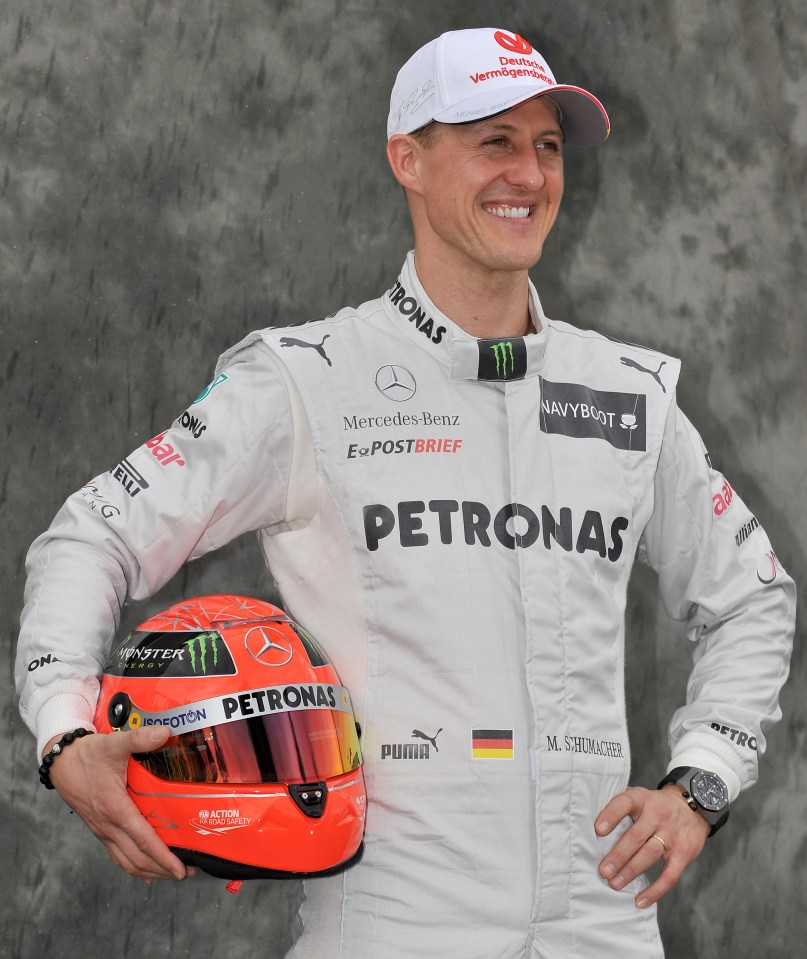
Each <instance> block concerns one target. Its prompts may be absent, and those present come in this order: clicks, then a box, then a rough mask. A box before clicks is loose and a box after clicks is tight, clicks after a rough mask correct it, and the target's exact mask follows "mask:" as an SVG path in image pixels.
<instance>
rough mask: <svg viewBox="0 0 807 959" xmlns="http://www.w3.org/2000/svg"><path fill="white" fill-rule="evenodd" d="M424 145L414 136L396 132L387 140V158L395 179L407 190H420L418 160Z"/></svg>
mask: <svg viewBox="0 0 807 959" xmlns="http://www.w3.org/2000/svg"><path fill="white" fill-rule="evenodd" d="M422 150H423V147H422V146H421V145H420V144H419V143H418V142H417V140H415V138H414V137H411V136H409V135H408V134H406V133H396V134H395V136H393V137H390V138H389V140H387V159H388V160H389V165H390V168H391V169H392V174H393V176H394V177H395V179H396V180H397V181H398V182H399V183H400V184H401V186H402V187H403V188H404V189H405V190H414V191H415V192H416V193H418V192H420V169H419V163H418V160H419V158H420V153H421V151H422Z"/></svg>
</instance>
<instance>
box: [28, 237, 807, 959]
mask: <svg viewBox="0 0 807 959" xmlns="http://www.w3.org/2000/svg"><path fill="white" fill-rule="evenodd" d="M530 295H531V302H530V309H531V313H532V317H533V321H534V324H535V326H536V328H538V329H540V332H539V333H537V334H532V335H529V336H526V337H517V338H513V339H510V340H477V339H475V338H473V337H471V336H469V335H468V334H466V333H465V332H463V331H462V330H461V329H460V328H459V327H457V326H456V325H454V324H453V323H452V322H451V321H450V320H448V319H447V317H446V316H444V315H443V314H442V313H440V312H439V311H438V310H437V309H436V308H435V306H434V305H433V304H432V303H431V302H430V300H429V299H428V297H427V296H426V294H425V292H424V291H423V289H422V287H421V286H420V284H419V282H418V279H417V276H416V274H415V270H414V265H413V260H412V257H411V255H410V257H409V259H408V261H407V263H406V265H405V267H404V270H403V272H402V274H401V276H400V278H399V280H398V281H397V282H396V283H395V284H394V285H393V287H392V288H391V289H390V290H389V291H388V292H387V293H386V294H385V295H384V296H382V297H381V298H380V299H378V300H374V301H371V302H369V303H365V304H364V305H362V306H361V307H359V308H358V309H345V310H342V311H341V312H340V313H338V314H337V315H336V316H334V317H332V318H329V319H327V320H323V321H319V322H315V323H311V324H308V325H306V326H303V327H298V328H294V329H285V330H275V329H268V330H263V331H261V332H257V333H254V334H252V335H251V336H249V337H247V338H246V340H244V341H243V342H242V343H241V344H239V345H238V346H236V347H235V348H234V349H232V350H230V351H229V352H228V353H227V354H225V355H224V356H223V357H222V360H221V362H220V364H219V368H218V370H217V372H216V376H215V378H214V380H213V382H212V383H211V384H210V386H209V387H207V388H206V389H205V390H204V391H203V392H202V394H201V395H200V396H199V397H198V398H197V399H196V401H195V402H194V403H193V404H192V405H191V406H189V408H188V409H187V410H186V411H185V412H183V413H182V415H181V416H180V417H179V418H178V419H177V420H176V421H175V422H174V424H173V425H172V426H171V428H170V429H169V430H167V431H166V432H165V433H163V434H160V435H159V436H158V437H155V438H154V439H153V440H151V441H149V442H148V443H146V444H145V445H144V446H142V447H141V448H139V449H138V450H136V451H135V452H133V453H132V454H131V455H130V456H128V457H127V458H126V459H124V460H123V461H121V463H119V464H117V465H116V466H114V467H113V468H112V469H111V470H110V471H109V472H107V473H105V474H104V475H102V476H100V477H98V478H97V479H95V480H94V481H93V482H92V483H90V484H88V485H87V486H86V487H85V488H84V489H82V490H80V491H78V492H77V493H75V494H74V495H73V496H72V497H71V498H70V499H69V500H68V501H67V503H66V505H65V506H64V507H63V509H62V510H61V512H60V513H59V515H58V516H57V518H56V520H55V521H54V523H53V525H52V527H51V529H50V530H49V531H48V532H47V533H46V534H44V535H43V536H42V537H40V538H39V540H37V542H36V543H35V544H34V546H33V547H32V551H31V554H30V558H29V564H30V579H29V586H28V590H27V605H26V609H25V612H24V615H23V631H22V637H21V643H20V651H19V660H18V667H17V669H18V680H19V687H20V692H21V696H22V700H21V709H22V713H23V716H24V717H25V719H26V720H27V722H28V724H29V725H30V727H31V729H32V730H34V731H35V733H36V734H37V736H38V740H39V743H40V745H41V744H42V743H44V742H45V741H47V739H48V738H49V737H50V736H52V735H54V734H55V733H59V732H62V731H64V730H66V729H72V728H73V727H75V726H77V725H85V726H87V725H90V724H91V718H92V713H93V707H94V703H95V698H96V693H97V680H96V676H97V674H98V672H99V671H100V669H101V665H102V663H103V662H104V658H105V654H106V652H107V650H108V648H109V644H110V643H111V641H112V639H113V636H114V634H115V630H116V625H117V618H118V614H119V606H120V604H121V603H123V602H124V600H125V599H126V598H127V597H128V598H129V599H134V600H142V599H144V598H146V597H148V596H150V595H151V594H152V593H154V592H155V591H156V590H157V589H159V588H160V587H161V586H162V585H163V584H164V583H165V582H166V581H168V580H169V579H170V578H171V577H172V576H173V575H174V574H175V573H176V572H177V570H178V569H179V568H180V567H181V565H182V564H183V563H184V562H185V561H186V560H187V559H188V558H189V557H191V558H193V557H197V556H200V555H202V554H203V553H205V552H207V551H209V550H211V549H215V548H216V547H218V546H221V545H222V544H223V543H225V542H227V541H229V540H231V539H232V538H233V537H235V536H236V535H238V534H240V533H243V532H245V531H247V530H258V531H259V535H260V539H261V543H262V546H263V549H264V552H265V555H266V559H267V562H268V565H269V567H270V569H271V572H272V574H273V575H274V577H275V579H276V581H277V584H278V586H279V588H280V591H281V593H282V596H283V599H284V604H285V606H286V608H287V609H288V610H289V612H291V613H292V614H293V615H294V617H295V618H297V619H298V620H299V621H300V622H302V623H303V625H305V626H306V627H307V628H308V629H310V630H311V631H312V633H313V634H314V635H315V636H316V637H317V638H318V639H319V640H320V641H321V642H322V643H323V644H324V646H325V648H326V649H327V650H328V652H329V653H330V655H331V657H332V658H333V661H334V663H335V665H336V667H337V669H338V671H339V673H340V676H341V677H342V681H343V682H344V684H345V685H346V686H347V687H348V688H349V689H350V691H351V694H352V697H353V701H354V705H355V708H356V714H357V717H358V718H359V720H360V722H361V725H362V728H363V747H364V755H365V774H366V779H367V792H368V797H369V805H368V814H367V833H366V852H365V857H364V860H363V862H362V863H361V864H359V865H358V866H356V867H355V868H353V869H350V870H348V871H347V872H345V873H344V874H342V875H339V876H335V877H331V878H328V879H318V880H310V881H308V882H307V883H306V901H305V903H304V905H303V908H302V920H303V932H302V936H301V938H300V940H299V942H298V943H297V945H296V947H295V948H294V949H293V950H292V955H294V956H295V957H301V959H303V957H304V959H310V957H313V956H334V957H341V959H370V957H378V956H383V957H384V959H426V957H428V959H432V957H434V956H441V957H445V959H526V957H533V959H534V957H542V959H570V957H579V959H592V957H599V956H605V955H614V956H617V955H618V956H620V957H625V959H628V957H637V959H638V957H642V959H647V957H657V956H661V955H662V946H661V944H660V941H659V936H658V930H657V924H656V917H655V910H654V909H652V908H651V909H648V910H645V911H641V910H638V909H637V908H636V906H635V905H634V897H635V896H636V894H637V891H638V889H639V888H640V883H641V882H642V881H641V880H640V881H637V882H634V883H632V884H631V885H630V886H629V887H627V888H626V889H624V890H622V891H620V892H615V891H613V890H611V889H610V888H609V887H608V886H607V885H606V884H605V883H604V882H603V881H602V880H601V879H600V878H599V876H598V873H597V865H598V863H599V861H600V859H601V858H602V856H603V855H604V854H605V853H606V851H607V850H608V849H609V848H611V846H612V845H613V843H614V841H615V837H614V836H611V837H608V838H605V839H600V838H598V837H597V836H595V833H594V828H593V822H594V819H595V817H596V815H597V813H598V812H599V811H600V810H601V809H602V808H603V807H604V806H605V804H606V803H607V802H608V801H609V800H610V799H611V798H612V797H613V796H614V795H615V794H617V793H618V792H620V791H621V790H623V789H624V788H625V786H626V785H627V784H628V774H629V763H630V759H629V746H628V734H627V730H626V726H625V705H624V702H625V697H624V691H623V613H624V609H625V593H626V588H627V584H628V578H629V575H630V570H631V566H632V563H633V560H634V557H635V556H636V555H637V553H638V556H639V558H640V559H641V560H642V561H643V562H646V563H648V564H649V565H650V566H652V567H653V568H654V569H655V570H657V571H658V574H659V583H660V589H661V595H662V597H663V602H664V605H665V607H666V609H667V611H668V612H669V613H670V614H671V615H672V616H673V617H675V618H677V619H680V620H686V622H687V625H688V629H689V636H690V638H691V639H692V640H693V641H695V642H696V643H697V645H696V647H695V664H694V668H693V670H692V675H691V679H690V682H689V687H688V695H687V704H686V705H685V706H683V707H682V708H681V709H679V710H678V711H677V712H676V714H675V715H674V716H673V719H672V722H671V726H670V745H671V750H672V760H671V762H670V764H669V768H671V767H672V766H686V765H692V766H699V767H703V768H707V769H711V770H714V771H715V772H717V773H718V774H719V775H720V776H721V777H722V778H723V779H724V780H725V781H726V782H727V784H728V786H729V790H730V793H731V796H732V798H733V797H735V796H736V795H737V794H738V793H739V792H740V790H741V789H742V788H743V787H745V786H748V785H750V784H751V783H753V782H754V780H755V778H756V767H757V754H758V752H760V751H761V750H762V749H763V748H764V744H765V739H764V732H765V730H766V728H768V727H769V726H770V725H771V723H773V722H775V721H776V720H777V719H778V718H779V709H778V705H777V697H778V691H779V688H780V686H781V684H782V683H783V682H784V680H785V678H786V675H787V669H788V655H789V648H790V642H791V636H792V615H793V609H794V591H793V584H792V581H791V579H790V578H789V576H788V575H787V574H786V573H785V571H784V570H783V569H782V568H781V566H780V565H779V563H778V561H777V559H776V557H775V555H774V553H773V551H772V549H771V546H770V543H769V541H768V538H767V536H766V534H765V532H764V531H763V530H762V529H761V528H760V526H759V524H758V523H757V521H756V519H755V518H754V517H753V516H752V514H751V513H750V512H749V511H748V509H747V508H746V507H745V505H744V504H743V503H742V501H741V500H740V498H739V497H738V496H737V495H736V494H734V492H733V491H732V488H731V486H730V485H729V483H728V482H727V481H726V480H725V479H724V478H723V477H722V476H721V475H719V474H718V473H717V472H715V471H714V470H713V469H712V468H711V467H710V465H709V464H708V462H707V458H706V456H705V452H704V449H703V445H702V443H701V441H700V438H699V437H698V435H697V434H696V432H695V431H694V430H693V428H692V427H691V426H690V424H689V423H688V422H687V420H686V419H685V417H684V416H683V414H682V413H681V412H680V411H679V410H678V409H677V407H676V404H675V384H676V378H677V375H678V369H679V364H678V362H677V361H676V360H674V359H672V358H670V357H666V356H662V355H659V354H657V353H655V352H653V351H651V350H647V349H642V348H639V347H635V346H628V345H625V344H623V343H618V342H612V341H609V340H608V339H606V338H604V337H602V336H600V335H598V334H595V333H591V332H585V331H581V330H577V329H575V328H573V327H571V326H568V325H566V324H564V323H558V322H554V321H551V320H548V319H547V318H546V317H545V316H544V315H543V313H542V310H541V306H540V303H539V301H538V298H537V296H536V295H535V291H534V290H532V289H531V294H530ZM663 772H664V768H662V767H661V760H660V769H659V778H660V776H661V774H662V773H663Z"/></svg>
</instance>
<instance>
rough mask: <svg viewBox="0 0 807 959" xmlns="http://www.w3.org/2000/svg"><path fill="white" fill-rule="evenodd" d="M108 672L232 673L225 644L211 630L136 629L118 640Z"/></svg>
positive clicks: (231, 674)
mask: <svg viewBox="0 0 807 959" xmlns="http://www.w3.org/2000/svg"><path fill="white" fill-rule="evenodd" d="M106 672H107V673H109V674H110V675H112V676H149V677H152V676H165V677H179V676H182V677H190V676H233V675H235V672H236V669H235V663H234V662H233V658H232V656H231V655H230V651H229V649H227V644H226V643H225V641H224V640H223V639H222V637H221V636H220V635H219V634H218V633H217V632H215V631H213V630H199V631H197V632H181V631H177V632H173V631H172V632H140V631H138V630H135V632H133V633H131V634H130V635H129V636H127V637H126V639H125V640H124V641H123V642H122V643H121V644H120V646H119V647H118V649H117V650H116V651H115V654H114V656H113V657H112V661H111V662H110V663H109V665H108V666H107V668H106Z"/></svg>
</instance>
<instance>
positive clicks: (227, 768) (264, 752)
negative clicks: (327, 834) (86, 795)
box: [134, 709, 362, 784]
mask: <svg viewBox="0 0 807 959" xmlns="http://www.w3.org/2000/svg"><path fill="white" fill-rule="evenodd" d="M134 758H135V759H136V760H137V761H138V762H140V763H142V765H143V766H145V767H146V769H148V770H149V772H151V773H152V774H153V775H155V776H157V777H159V778H160V779H165V780H169V781H171V782H195V783H290V784H294V783H306V782H313V781H318V780H321V779H330V778H331V777H333V776H339V775H341V774H342V773H347V772H350V771H351V770H353V769H357V768H358V767H359V766H360V765H361V762H362V758H361V746H360V745H359V738H358V734H357V731H356V722H355V720H354V718H353V714H352V713H351V712H342V711H339V710H328V709H307V710H306V709H300V710H294V711H292V712H282V713H274V714H270V715H266V716H259V717H255V718H250V719H239V720H236V721H235V722H228V723H222V724H221V725H218V726H206V727H204V728H203V729H196V730H194V731H193V732H187V733H182V734H181V735H179V736H173V737H171V739H169V740H168V742H167V743H166V744H165V746H163V747H162V749H158V750H155V751H154V752H150V753H137V754H136V755H135V757H134Z"/></svg>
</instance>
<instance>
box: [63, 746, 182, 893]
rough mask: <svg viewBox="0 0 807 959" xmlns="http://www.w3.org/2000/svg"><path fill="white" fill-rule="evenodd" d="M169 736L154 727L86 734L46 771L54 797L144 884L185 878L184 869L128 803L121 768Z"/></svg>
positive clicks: (131, 804) (115, 861)
mask: <svg viewBox="0 0 807 959" xmlns="http://www.w3.org/2000/svg"><path fill="white" fill-rule="evenodd" d="M169 735H170V730H166V729H164V728H162V727H155V728H150V729H140V730H137V731H135V732H134V733H133V734H132V735H131V736H87V737H85V738H84V739H81V740H79V741H76V742H75V743H73V744H72V745H71V747H70V748H69V749H66V750H65V751H64V754H63V755H61V756H60V757H59V760H58V762H55V763H54V764H53V766H52V767H51V780H52V782H53V785H54V786H55V788H56V790H57V791H58V792H59V795H60V796H61V797H62V799H64V801H65V802H66V803H68V805H69V806H70V808H71V809H73V810H74V811H75V812H76V813H78V815H79V816H81V818H82V819H83V820H84V822H85V823H86V824H87V827H88V828H89V829H90V831H91V832H92V833H93V834H94V835H95V836H96V837H97V838H98V839H99V840H100V841H101V842H102V843H103V844H104V845H105V846H106V849H107V852H108V853H109V855H110V857H111V859H112V861H113V862H114V863H116V864H117V865H118V866H120V867H121V868H122V869H124V870H125V871H126V872H128V873H129V875H131V876H137V877H139V878H141V879H145V880H146V881H148V882H150V881H151V880H153V879H184V878H185V876H186V874H187V871H186V868H185V866H184V864H183V863H182V862H180V860H179V859H177V857H176V856H175V855H174V854H173V853H172V852H171V851H170V850H169V849H168V848H167V847H166V845H165V843H164V842H163V841H162V840H161V839H160V838H159V836H158V835H157V834H156V833H155V831H154V829H152V827H151V826H150V825H149V824H148V823H147V822H146V820H145V819H144V818H143V815H142V813H141V812H140V810H139V809H138V808H137V806H135V804H134V803H133V802H132V800H131V798H130V797H129V795H128V793H127V791H126V770H127V767H128V765H129V760H130V758H131V756H132V753H135V752H138V753H145V752H148V751H150V750H152V749H157V748H159V747H160V746H162V745H163V744H164V743H165V741H166V740H167V739H168V737H169Z"/></svg>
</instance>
